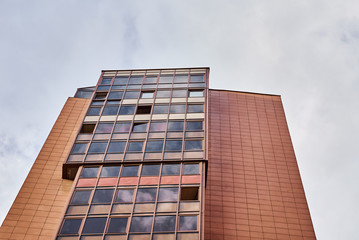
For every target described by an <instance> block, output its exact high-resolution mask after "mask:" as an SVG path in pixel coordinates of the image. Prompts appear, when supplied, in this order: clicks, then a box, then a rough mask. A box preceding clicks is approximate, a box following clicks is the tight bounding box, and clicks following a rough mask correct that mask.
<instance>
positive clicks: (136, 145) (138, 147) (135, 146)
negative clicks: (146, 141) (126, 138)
mask: <svg viewBox="0 0 359 240" xmlns="http://www.w3.org/2000/svg"><path fill="white" fill-rule="evenodd" d="M142 148H143V142H130V143H129V144H128V149H127V151H128V152H141V151H142Z"/></svg>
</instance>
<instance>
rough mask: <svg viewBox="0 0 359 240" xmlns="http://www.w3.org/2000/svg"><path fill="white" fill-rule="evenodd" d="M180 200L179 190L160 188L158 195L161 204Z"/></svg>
mask: <svg viewBox="0 0 359 240" xmlns="http://www.w3.org/2000/svg"><path fill="white" fill-rule="evenodd" d="M177 199H178V188H160V190H159V193H158V201H159V202H173V201H174V202H176V201H177Z"/></svg>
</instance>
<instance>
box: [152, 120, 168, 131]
mask: <svg viewBox="0 0 359 240" xmlns="http://www.w3.org/2000/svg"><path fill="white" fill-rule="evenodd" d="M165 130H166V122H153V123H151V126H150V132H164V131H165Z"/></svg>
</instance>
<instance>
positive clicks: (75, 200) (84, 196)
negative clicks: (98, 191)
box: [71, 190, 91, 204]
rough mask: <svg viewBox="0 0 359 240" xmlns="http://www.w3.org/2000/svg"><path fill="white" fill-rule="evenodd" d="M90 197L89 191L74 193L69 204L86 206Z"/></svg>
mask: <svg viewBox="0 0 359 240" xmlns="http://www.w3.org/2000/svg"><path fill="white" fill-rule="evenodd" d="M90 195H91V190H89V191H75V193H74V196H73V197H72V200H71V204H88V202H89V199H90Z"/></svg>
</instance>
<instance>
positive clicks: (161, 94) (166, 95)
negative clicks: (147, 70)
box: [156, 91, 171, 98]
mask: <svg viewBox="0 0 359 240" xmlns="http://www.w3.org/2000/svg"><path fill="white" fill-rule="evenodd" d="M170 95H171V92H170V91H157V95H156V97H157V98H169V97H170Z"/></svg>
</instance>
